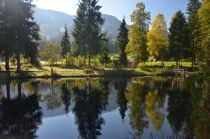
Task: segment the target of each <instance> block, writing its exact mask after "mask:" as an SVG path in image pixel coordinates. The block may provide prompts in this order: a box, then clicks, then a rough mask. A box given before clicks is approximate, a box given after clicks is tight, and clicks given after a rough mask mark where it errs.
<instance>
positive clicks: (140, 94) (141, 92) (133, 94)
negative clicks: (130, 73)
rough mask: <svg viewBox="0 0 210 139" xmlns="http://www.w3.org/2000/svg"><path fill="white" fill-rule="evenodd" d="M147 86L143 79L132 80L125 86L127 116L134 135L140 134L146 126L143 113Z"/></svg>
mask: <svg viewBox="0 0 210 139" xmlns="http://www.w3.org/2000/svg"><path fill="white" fill-rule="evenodd" d="M147 89H148V88H147V86H146V82H145V81H144V80H138V81H135V82H132V83H130V84H129V85H128V87H127V92H126V98H127V100H128V104H129V110H130V113H129V116H130V123H131V126H132V128H134V129H135V134H136V136H139V137H140V136H141V135H142V134H143V130H144V128H145V127H147V126H148V119H147V118H146V114H145V95H146V93H147Z"/></svg>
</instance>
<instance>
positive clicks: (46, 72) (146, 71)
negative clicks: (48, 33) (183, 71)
mask: <svg viewBox="0 0 210 139" xmlns="http://www.w3.org/2000/svg"><path fill="white" fill-rule="evenodd" d="M60 64H61V63H59V65H58V66H54V67H53V70H52V71H53V72H52V71H51V68H50V67H49V65H48V63H47V62H41V65H42V67H41V68H36V67H33V66H31V65H29V64H23V65H22V71H23V72H22V74H21V75H20V76H21V77H28V76H29V77H30V76H33V77H51V76H56V77H88V76H121V77H124V76H126V75H127V76H145V75H158V74H169V73H171V72H172V71H173V70H175V69H176V68H175V65H176V63H175V62H164V65H165V66H164V67H161V62H146V63H141V64H139V65H138V67H137V68H136V69H130V68H104V67H102V66H95V68H94V66H93V68H91V69H87V68H75V69H74V68H67V67H63V66H60ZM0 65H1V69H3V66H4V65H3V63H1V64H0ZM182 65H183V67H185V68H190V67H191V62H182ZM15 69H16V68H15V66H11V76H12V77H16V76H18V75H17V73H16V72H15ZM0 77H5V73H4V72H3V73H2V72H1V73H0Z"/></svg>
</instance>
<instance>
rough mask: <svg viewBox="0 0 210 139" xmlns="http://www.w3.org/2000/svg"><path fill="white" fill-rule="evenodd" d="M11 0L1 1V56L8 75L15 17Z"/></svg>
mask: <svg viewBox="0 0 210 139" xmlns="http://www.w3.org/2000/svg"><path fill="white" fill-rule="evenodd" d="M10 3H11V0H2V1H0V54H1V56H2V58H3V59H4V61H5V69H6V71H7V73H9V71H10V64H9V62H10V57H11V56H12V44H11V42H12V35H13V22H11V21H12V20H13V16H12V14H11V10H10V5H9V4H10Z"/></svg>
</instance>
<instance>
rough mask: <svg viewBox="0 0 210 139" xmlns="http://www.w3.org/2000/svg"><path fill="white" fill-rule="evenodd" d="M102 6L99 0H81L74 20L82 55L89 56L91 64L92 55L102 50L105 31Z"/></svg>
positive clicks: (75, 34) (75, 33) (74, 31)
mask: <svg viewBox="0 0 210 139" xmlns="http://www.w3.org/2000/svg"><path fill="white" fill-rule="evenodd" d="M100 9H101V6H100V5H98V0H81V1H80V3H79V8H78V10H77V15H76V18H75V20H74V28H73V36H74V39H75V42H76V44H77V46H78V47H79V50H80V52H81V54H82V55H84V56H88V65H89V67H90V66H91V57H92V56H95V55H96V54H98V53H99V52H100V49H101V41H102V37H103V33H102V30H101V26H102V25H103V23H104V19H103V18H102V17H101V12H100Z"/></svg>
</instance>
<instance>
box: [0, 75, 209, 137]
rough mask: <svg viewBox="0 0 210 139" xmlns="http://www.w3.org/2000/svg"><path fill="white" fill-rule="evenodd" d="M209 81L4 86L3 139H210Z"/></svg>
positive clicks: (0, 92) (0, 98)
mask: <svg viewBox="0 0 210 139" xmlns="http://www.w3.org/2000/svg"><path fill="white" fill-rule="evenodd" d="M209 104H210V81H209V80H208V79H207V80H206V79H200V78H177V77H130V78H82V79H80V78H73V79H72V78H71V79H68V78H64V79H30V80H11V81H9V80H7V81H6V82H2V83H0V138H2V139H13V138H14V139H33V138H37V139H75V138H79V139H80V138H81V139H136V138H143V139H148V138H149V139H150V138H151V139H159V138H160V139H165V138H170V139H179V138H190V139H191V138H192V139H194V138H196V139H197V138H198V139H208V138H209V137H210V106H209Z"/></svg>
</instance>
